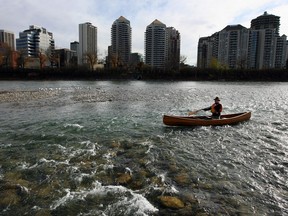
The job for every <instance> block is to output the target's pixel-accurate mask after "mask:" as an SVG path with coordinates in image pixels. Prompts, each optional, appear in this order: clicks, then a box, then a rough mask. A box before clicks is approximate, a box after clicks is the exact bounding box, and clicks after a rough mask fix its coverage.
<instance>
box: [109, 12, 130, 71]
mask: <svg viewBox="0 0 288 216" xmlns="http://www.w3.org/2000/svg"><path fill="white" fill-rule="evenodd" d="M131 35H132V28H131V26H130V21H129V20H127V19H126V18H125V17H123V16H120V17H119V18H118V19H117V20H115V21H114V22H113V24H112V27H111V50H110V53H109V54H110V58H115V59H117V61H118V63H117V64H118V65H119V66H120V65H122V66H127V65H128V64H129V62H130V54H131V44H132V42H131V40H132V39H131V37H132V36H131Z"/></svg>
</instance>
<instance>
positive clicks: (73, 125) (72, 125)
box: [64, 123, 84, 129]
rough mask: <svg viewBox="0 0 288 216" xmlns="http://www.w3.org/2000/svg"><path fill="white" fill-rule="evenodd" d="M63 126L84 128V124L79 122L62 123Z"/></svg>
mask: <svg viewBox="0 0 288 216" xmlns="http://www.w3.org/2000/svg"><path fill="white" fill-rule="evenodd" d="M64 127H65V128H67V127H72V128H78V129H82V128H84V126H82V125H80V124H68V123H67V124H64Z"/></svg>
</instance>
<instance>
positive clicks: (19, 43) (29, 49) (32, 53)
mask: <svg viewBox="0 0 288 216" xmlns="http://www.w3.org/2000/svg"><path fill="white" fill-rule="evenodd" d="M16 49H17V51H19V52H21V53H22V54H23V55H24V56H26V57H38V56H39V53H42V54H45V55H47V54H48V53H49V54H51V53H52V52H53V50H54V49H55V41H54V39H53V34H52V33H51V32H48V31H47V30H46V29H45V28H43V27H38V26H35V25H31V26H30V27H29V29H27V30H25V31H23V32H20V33H19V38H17V39H16Z"/></svg>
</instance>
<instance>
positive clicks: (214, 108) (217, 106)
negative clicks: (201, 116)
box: [189, 97, 222, 119]
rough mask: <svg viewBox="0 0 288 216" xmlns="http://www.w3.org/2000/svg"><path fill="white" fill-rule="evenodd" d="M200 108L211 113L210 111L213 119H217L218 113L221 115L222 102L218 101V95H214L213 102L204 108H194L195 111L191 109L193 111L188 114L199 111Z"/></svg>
mask: <svg viewBox="0 0 288 216" xmlns="http://www.w3.org/2000/svg"><path fill="white" fill-rule="evenodd" d="M201 110H203V111H208V110H210V111H211V113H212V118H213V119H219V118H220V115H221V112H222V104H221V103H220V99H219V97H216V98H215V99H214V104H212V105H211V106H209V107H206V108H204V109H200V110H196V111H193V112H189V115H193V114H196V113H197V112H199V111H201Z"/></svg>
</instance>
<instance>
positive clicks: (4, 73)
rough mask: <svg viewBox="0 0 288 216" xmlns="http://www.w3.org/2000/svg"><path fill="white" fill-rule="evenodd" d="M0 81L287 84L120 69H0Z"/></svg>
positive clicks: (271, 77)
mask: <svg viewBox="0 0 288 216" xmlns="http://www.w3.org/2000/svg"><path fill="white" fill-rule="evenodd" d="M0 80H163V81H167V80H175V81H186V80H187V81H219V80H220V81H277V82H287V81H288V70H287V69H273V70H272V69H269V70H268V69H267V70H228V69H225V70H224V69H221V70H220V69H217V70H216V69H199V68H182V69H180V71H163V70H147V69H146V70H141V71H128V70H123V69H114V70H108V69H99V70H94V71H90V70H86V69H79V68H65V69H58V68H54V69H50V68H48V69H43V70H39V69H17V70H13V69H9V68H8V69H7V68H6V69H3V68H2V69H1V70H0Z"/></svg>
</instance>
